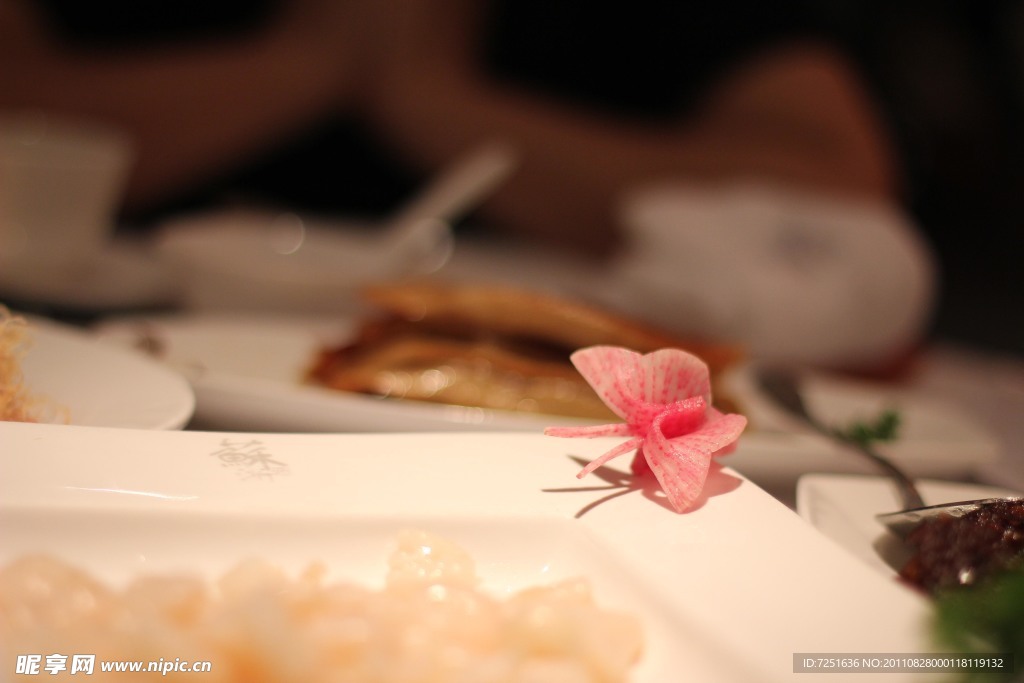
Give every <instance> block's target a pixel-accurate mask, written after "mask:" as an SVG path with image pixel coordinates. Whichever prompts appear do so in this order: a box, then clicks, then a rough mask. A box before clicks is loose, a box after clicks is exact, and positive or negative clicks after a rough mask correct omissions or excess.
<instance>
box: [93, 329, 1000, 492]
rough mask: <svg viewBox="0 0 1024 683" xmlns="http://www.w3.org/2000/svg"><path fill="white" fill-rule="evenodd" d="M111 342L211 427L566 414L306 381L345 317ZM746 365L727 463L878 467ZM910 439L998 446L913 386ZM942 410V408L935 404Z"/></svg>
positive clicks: (871, 399) (777, 478) (966, 456)
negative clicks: (802, 414)
mask: <svg viewBox="0 0 1024 683" xmlns="http://www.w3.org/2000/svg"><path fill="white" fill-rule="evenodd" d="M96 331H97V333H98V334H99V336H100V337H101V338H102V339H105V340H107V341H110V342H112V343H116V344H121V345H125V346H144V347H149V348H154V347H155V348H156V350H157V352H158V354H159V357H161V358H162V359H163V360H164V361H165V362H167V363H169V364H170V365H171V366H172V367H174V368H178V369H179V370H181V371H182V372H183V373H184V374H186V375H187V376H188V378H189V380H190V381H191V382H192V386H193V388H194V390H195V392H196V397H197V408H196V422H197V423H198V424H201V425H203V426H204V427H208V428H212V429H231V430H250V431H251V430H259V431H289V432H301V431H313V432H377V431H386V432H411V431H464V430H474V431H481V430H491V431H493V430H510V431H534V432H539V431H541V430H542V429H543V428H544V427H547V426H551V425H563V424H572V423H573V422H574V421H573V420H571V419H569V418H561V417H553V416H547V415H532V414H525V413H524V414H519V413H507V412H502V411H493V410H483V409H479V408H465V407H460V406H446V405H439V404H432V403H425V402H416V401H400V400H393V399H382V398H375V397H371V396H365V395H361V394H350V393H345V392H340V391H335V390H331V389H325V388H321V387H315V386H308V385H304V384H302V377H303V375H304V374H305V371H306V369H307V368H308V367H309V366H310V364H311V363H312V362H313V359H314V358H315V355H316V353H317V351H318V349H320V348H321V347H322V346H323V345H324V344H334V343H338V342H341V341H343V340H344V339H345V338H346V337H347V336H348V335H349V334H350V333H351V326H350V324H349V322H348V321H346V320H344V319H336V320H325V319H323V318H301V317H270V316H252V315H250V316H237V315H236V316H223V315H215V314H207V315H181V316H165V317H153V318H121V319H112V320H108V321H106V322H105V323H103V324H102V325H100V326H99V327H98V328H97V329H96ZM747 373H748V369H746V368H741V369H739V370H738V371H737V373H736V375H734V376H730V377H729V383H728V384H729V387H730V394H731V395H733V396H734V397H735V399H736V400H737V401H739V402H740V403H742V404H743V406H744V408H745V409H748V406H749V411H750V412H751V418H752V419H751V422H752V427H751V428H750V429H748V431H747V433H745V434H744V436H743V437H742V439H741V440H740V446H739V449H738V450H737V451H736V452H735V453H733V454H731V455H729V456H728V457H727V458H726V459H725V460H723V462H724V463H726V464H728V465H729V466H731V467H734V468H736V469H738V470H740V471H741V472H743V473H744V474H745V475H746V476H748V477H751V478H752V479H754V480H755V481H757V482H758V483H761V484H764V485H773V486H774V485H776V484H780V485H784V486H788V487H792V486H793V485H794V484H795V482H796V479H797V477H799V476H800V475H801V474H804V473H806V472H813V471H830V472H866V473H873V472H874V471H873V470H871V469H870V466H868V465H865V463H864V462H862V460H861V458H858V457H856V456H853V455H850V454H848V453H845V452H842V451H840V450H839V449H838V448H837V447H835V446H834V445H833V444H832V443H831V442H829V441H828V440H826V439H823V438H822V437H820V436H818V435H816V434H813V433H810V432H808V431H806V430H803V429H802V428H800V427H799V426H796V425H793V424H791V423H787V422H785V421H780V420H778V419H776V418H775V416H774V415H773V413H772V411H771V406H767V405H765V404H764V399H763V398H760V397H759V396H758V395H757V392H756V390H755V389H753V387H752V386H751V385H750V384H749V380H748V377H749V375H748V374H747ZM894 395H895V394H893V393H891V392H884V391H879V390H877V389H874V390H868V389H866V388H864V387H859V386H857V385H848V384H845V383H835V382H833V383H828V382H826V383H825V384H823V385H822V388H821V389H818V388H817V386H815V387H814V388H813V389H812V395H811V396H810V401H811V403H812V405H814V406H816V407H819V408H821V409H823V410H826V411H827V414H828V415H830V416H833V415H834V416H835V417H836V419H840V418H841V419H842V420H845V419H846V418H847V417H850V416H857V415H859V414H860V412H861V411H862V410H869V411H876V413H877V410H876V408H877V407H878V406H881V407H888V403H887V401H888V399H889V398H891V397H892V396H894ZM900 406H901V410H902V411H903V413H904V417H905V425H904V428H903V438H902V439H901V440H900V442H899V445H898V446H897V447H895V448H894V450H893V452H892V455H893V457H894V458H895V459H896V460H897V461H899V462H901V463H902V464H904V465H905V466H907V467H908V468H910V470H911V471H913V472H915V473H918V474H925V475H931V476H952V475H963V474H966V473H968V472H970V471H971V470H972V469H973V468H975V467H977V466H979V465H982V464H984V463H986V462H989V461H991V460H992V459H994V458H995V457H996V455H997V454H998V446H997V444H996V443H995V442H994V441H993V440H992V439H991V438H990V437H989V436H988V434H987V433H986V432H985V431H984V430H983V429H981V428H980V427H978V426H977V425H975V424H974V423H973V422H972V421H971V420H970V419H968V418H967V417H966V416H964V415H963V414H962V413H959V412H957V411H955V410H950V409H947V408H945V407H941V406H940V407H938V408H936V407H935V406H934V403H933V402H929V401H922V400H921V399H920V397H916V396H914V395H912V394H911V395H909V396H908V398H907V399H906V400H904V401H902V402H901V403H900ZM936 411H937V412H936Z"/></svg>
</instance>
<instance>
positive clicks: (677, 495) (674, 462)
mask: <svg viewBox="0 0 1024 683" xmlns="http://www.w3.org/2000/svg"><path fill="white" fill-rule="evenodd" d="M719 415H720V416H719V417H718V419H714V420H710V421H708V422H707V423H705V424H704V426H702V427H701V428H700V429H699V430H697V431H695V432H691V433H689V434H684V435H682V436H677V437H674V438H667V437H666V436H665V433H664V431H663V427H664V426H665V425H664V422H665V420H666V419H669V418H670V417H671V414H670V413H669V412H666V413H665V414H664V415H663V416H659V417H658V418H657V419H656V420H655V421H654V424H653V425H652V428H651V431H650V433H649V434H648V435H647V437H646V438H645V439H644V443H643V450H644V456H645V458H646V460H647V464H648V466H649V467H650V468H651V471H652V472H654V476H655V477H657V479H658V483H659V484H661V488H662V490H663V491H664V492H665V495H666V496H668V499H669V502H670V503H671V504H672V507H673V508H675V509H676V510H677V511H678V512H685V511H686V510H688V509H689V508H690V507H691V506H692V505H693V503H694V502H695V501H696V500H697V498H699V497H700V494H701V491H703V490H704V482H705V481H706V480H707V476H708V468H709V466H710V465H711V459H712V458H713V457H714V456H716V455H720V454H722V453H723V449H728V448H729V447H731V446H732V445H733V444H734V443H735V442H736V440H737V439H738V438H739V435H740V433H741V432H742V431H743V429H744V428H745V427H746V425H747V418H745V417H743V416H742V415H734V414H728V415H721V414H719Z"/></svg>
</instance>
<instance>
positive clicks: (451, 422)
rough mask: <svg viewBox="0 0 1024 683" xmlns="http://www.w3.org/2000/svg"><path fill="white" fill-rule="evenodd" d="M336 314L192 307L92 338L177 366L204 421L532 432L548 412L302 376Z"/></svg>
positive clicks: (320, 428)
mask: <svg viewBox="0 0 1024 683" xmlns="http://www.w3.org/2000/svg"><path fill="white" fill-rule="evenodd" d="M351 329H352V328H351V325H350V324H349V323H348V322H347V321H345V320H344V319H338V320H334V321H331V320H324V319H322V318H303V317H294V316H264V315H246V314H235V315H218V314H213V313H209V314H199V315H185V316H167V317H156V318H130V317H129V318H123V319H118V320H109V321H106V322H104V323H103V324H101V325H100V326H98V327H97V328H96V331H97V333H98V334H99V336H100V338H101V339H103V340H106V341H109V342H113V343H116V344H120V345H123V346H133V347H137V348H138V347H142V348H146V349H149V350H151V351H152V352H153V353H154V355H155V356H156V357H158V358H160V359H161V360H163V361H165V362H166V363H168V364H169V365H170V366H171V367H173V368H176V369H178V370H179V371H181V372H182V373H183V374H184V375H185V376H186V377H188V379H189V381H190V382H191V383H192V387H193V389H194V391H195V393H196V400H197V405H196V422H197V423H198V424H200V425H202V426H203V427H205V428H211V429H231V430H259V431H283V432H424V431H426V432H436V431H465V430H472V431H482V430H486V431H494V430H511V431H523V430H525V431H537V432H539V431H540V430H542V429H543V428H544V427H545V426H547V425H548V424H550V423H551V422H552V418H550V417H546V416H535V415H530V414H526V413H523V414H519V413H510V412H509V413H506V412H502V411H494V410H485V409H482V408H467V407H464V406H450V405H441V404H435V403H426V402H421V401H400V400H394V399H386V398H378V397H374V396H368V395H364V394H353V393H347V392H342V391H336V390H333V389H327V388H324V387H318V386H312V385H308V384H304V383H303V382H302V379H303V376H304V375H305V373H306V370H307V369H308V368H309V366H310V365H311V364H312V363H313V361H314V359H315V357H316V354H317V352H318V351H319V350H320V349H321V347H323V346H324V345H333V344H335V343H338V342H340V341H343V340H344V339H345V338H346V337H347V336H348V335H349V334H350V332H351Z"/></svg>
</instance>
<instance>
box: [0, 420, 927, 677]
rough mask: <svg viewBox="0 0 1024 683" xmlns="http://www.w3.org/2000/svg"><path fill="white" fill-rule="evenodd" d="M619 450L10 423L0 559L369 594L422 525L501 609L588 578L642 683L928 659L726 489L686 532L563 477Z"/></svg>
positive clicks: (914, 621) (817, 555)
mask: <svg viewBox="0 0 1024 683" xmlns="http://www.w3.org/2000/svg"><path fill="white" fill-rule="evenodd" d="M613 443H615V442H614V441H608V440H603V439H599V440H563V439H555V438H549V437H543V436H540V435H534V434H523V433H460V434H449V433H431V434H399V435H384V434H365V435H359V434H351V435H326V434H320V435H317V434H306V435H285V434H246V433H216V432H153V431H141V430H111V429H102V428H89V427H60V426H53V425H31V424H14V423H0V444H2V448H0V456H2V459H0V463H2V465H0V466H2V468H3V475H2V476H0V537H2V538H3V539H4V540H3V544H2V546H0V560H8V559H10V558H12V557H15V556H18V555H21V554H23V553H28V552H37V551H40V552H49V553H53V554H55V555H57V556H59V557H61V558H63V559H67V560H69V561H72V562H74V563H76V564H79V565H81V566H83V567H84V568H86V569H87V570H89V571H91V572H94V573H96V574H98V575H99V576H101V577H104V578H106V579H108V580H110V581H113V582H121V581H124V580H126V579H127V578H128V577H129V576H132V575H135V574H137V573H142V572H146V573H158V572H163V571H166V570H172V569H173V570H187V571H192V572H199V573H202V574H206V575H211V576H212V575H215V574H217V573H219V572H222V571H224V570H226V569H228V568H230V567H231V566H232V565H234V564H235V563H237V562H238V561H240V560H242V559H245V558H247V557H251V556H259V557H263V558H265V559H268V560H270V561H272V562H274V563H277V564H279V565H280V566H282V567H284V568H286V569H288V570H298V569H299V568H301V567H304V566H305V565H307V564H308V563H309V562H311V561H315V560H323V561H326V562H327V563H328V564H329V566H330V568H331V571H332V573H333V574H334V575H335V576H336V577H338V578H348V579H352V580H355V581H359V582H361V583H367V584H378V583H380V581H381V580H382V579H383V576H384V571H385V566H384V561H385V558H386V556H387V554H388V552H389V549H390V546H391V544H392V543H393V541H394V540H395V538H396V536H397V533H398V532H399V531H400V530H402V529H404V528H410V527H412V528H421V529H425V530H427V531H431V532H435V533H439V534H441V535H445V536H448V537H450V538H452V539H453V540H455V541H456V542H458V543H460V544H462V545H463V546H464V547H465V548H466V549H467V550H468V551H469V552H470V553H471V554H472V555H473V556H474V557H475V558H476V560H477V562H478V567H479V571H480V574H481V575H482V576H483V577H484V580H485V588H488V589H490V590H493V591H497V592H503V591H510V590H513V589H517V588H521V587H524V586H527V585H534V584H537V583H544V582H548V581H553V580H556V579H559V578H563V577H569V576H584V577H587V578H589V579H590V580H591V581H592V583H593V586H594V589H595V595H596V598H597V600H598V602H599V603H600V604H602V605H604V606H607V607H615V608H621V609H625V610H627V611H629V612H632V613H634V614H636V615H637V616H639V617H640V619H641V620H642V622H643V625H644V628H645V633H646V653H645V655H644V658H643V661H642V662H641V663H640V664H639V665H638V667H637V669H636V676H635V678H634V680H635V681H637V682H638V683H661V682H664V681H669V680H682V679H687V680H700V681H750V680H758V681H776V680H788V679H790V678H793V677H794V674H792V668H793V654H794V653H798V652H922V651H926V650H927V649H928V646H929V643H928V641H927V638H926V635H925V620H926V619H927V617H928V614H929V607H928V604H927V603H926V602H925V601H923V600H922V599H921V598H920V597H919V596H918V595H916V594H914V593H912V592H910V591H908V590H905V589H904V588H903V587H901V586H899V585H898V584H896V583H895V582H893V581H891V580H889V579H886V578H885V577H882V576H880V575H879V574H878V573H877V572H874V571H872V570H871V569H869V568H868V567H866V566H864V565H863V564H862V563H860V562H857V561H856V560H854V559H852V558H851V557H850V556H849V555H848V554H847V553H846V552H845V551H843V550H842V549H840V548H839V547H837V546H836V545H835V544H833V543H832V542H830V541H829V540H828V539H827V538H825V537H824V536H822V535H821V534H819V533H818V532H817V531H816V530H815V529H814V528H812V527H811V526H810V525H808V524H807V523H805V522H804V521H803V520H802V519H800V518H799V517H798V516H797V515H796V514H794V513H793V512H792V511H791V510H789V509H788V508H786V507H784V506H783V505H781V504H780V503H778V502H777V501H776V500H774V499H773V498H771V497H770V496H769V495H767V494H766V493H765V492H764V491H762V490H761V489H759V488H758V487H756V486H755V485H753V484H752V483H750V482H749V481H747V480H745V479H743V478H742V477H740V476H738V475H737V474H735V473H734V472H732V471H730V470H723V471H722V472H721V473H719V474H718V475H716V476H715V477H714V478H713V479H712V480H709V486H708V488H707V491H708V495H707V496H706V497H705V498H704V500H703V504H702V505H701V506H700V507H699V508H698V509H696V510H695V511H693V512H691V513H688V514H677V513H675V512H673V511H671V510H670V509H669V508H668V507H666V506H665V504H664V499H663V498H662V497H660V495H659V494H656V493H655V491H654V490H652V489H650V488H648V489H646V490H645V489H642V488H639V487H636V486H630V483H631V480H630V478H628V477H626V476H625V475H624V474H623V472H624V471H625V469H617V468H615V467H605V468H602V469H601V470H598V471H597V472H595V473H594V474H592V475H590V476H589V477H587V478H586V479H584V480H577V479H576V478H575V474H576V472H577V471H578V470H579V467H580V464H579V460H580V459H583V460H589V459H591V458H593V457H595V456H596V455H598V454H600V453H601V452H603V451H604V450H606V449H607V448H608V447H609V446H610V445H612V444H613ZM627 458H628V456H627V457H624V458H623V459H622V461H621V465H620V467H622V468H626V467H627V465H628V462H627ZM619 462H620V461H616V463H614V464H616V465H618V464H619ZM168 656H171V657H173V656H174V655H173V653H168ZM855 675H856V674H851V675H850V676H851V678H850V680H853V678H852V676H855ZM795 677H796V678H797V679H799V680H803V678H801V677H800V676H799V675H797V676H795ZM843 679H844V675H843V674H836V675H835V676H834V677H831V676H830V678H829V680H830V681H840V680H843ZM887 680H899V676H898V675H893V676H892V677H890V678H889V679H887Z"/></svg>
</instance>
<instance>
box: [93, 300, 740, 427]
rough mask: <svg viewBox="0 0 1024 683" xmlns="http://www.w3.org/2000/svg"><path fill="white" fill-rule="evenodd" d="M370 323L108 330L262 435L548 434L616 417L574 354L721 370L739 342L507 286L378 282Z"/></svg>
mask: <svg viewBox="0 0 1024 683" xmlns="http://www.w3.org/2000/svg"><path fill="white" fill-rule="evenodd" d="M364 291H365V296H366V299H367V306H368V307H369V308H370V309H371V312H369V313H367V315H366V316H364V317H361V318H359V319H345V318H337V319H324V318H309V317H291V316H266V315H257V316H252V315H246V314H216V313H206V314H187V315H184V316H170V317H162V318H142V319H139V318H123V319H116V320H109V321H106V322H105V323H103V324H101V325H99V326H98V327H97V328H96V333H97V334H98V335H99V337H100V338H101V339H104V340H107V341H110V342H113V343H116V344H120V345H127V346H134V347H136V348H142V349H145V350H147V351H148V352H150V353H151V354H152V355H154V356H155V357H157V358H159V359H161V360H163V361H165V362H167V363H169V364H170V365H172V366H173V367H175V368H177V369H178V370H179V371H181V372H182V373H183V374H185V375H186V376H187V377H189V378H190V380H191V381H192V385H193V387H194V389H195V391H196V394H197V397H198V406H197V411H196V419H197V421H199V422H200V423H201V424H203V425H207V426H209V427H210V428H213V429H232V430H234V429H238V430H259V431H317V432H331V431H338V432H352V431H374V432H375V431H388V432H408V431H449V430H492V431H493V430H500V431H507V430H525V431H539V430H541V429H543V428H544V427H545V426H547V425H549V424H552V423H553V421H554V423H563V422H564V423H576V424H584V423H594V422H597V421H604V422H607V421H608V420H609V419H612V418H613V417H614V415H613V414H612V413H611V412H610V411H609V410H608V408H607V407H606V406H605V405H604V404H603V403H602V402H601V400H600V399H599V398H598V397H597V395H596V394H594V392H593V391H592V390H591V389H590V387H589V386H588V385H587V384H586V382H585V381H584V380H583V378H582V377H581V376H580V375H579V373H578V372H577V371H576V369H575V368H574V367H573V366H572V364H571V363H570V360H569V356H570V354H571V353H572V352H573V351H574V350H576V349H578V348H581V347H584V346H590V345H596V344H611V345H619V346H624V347H628V348H631V349H634V350H636V351H639V352H647V351H652V350H655V349H657V348H661V347H666V346H679V345H684V348H688V349H689V350H691V351H693V352H694V353H696V354H697V355H699V356H700V357H702V358H703V359H704V360H705V361H706V362H707V363H708V365H709V366H710V368H711V371H712V374H713V375H715V376H717V374H719V373H720V372H721V371H722V370H723V369H724V368H725V367H727V366H728V365H730V364H731V363H733V362H734V361H735V358H736V357H737V353H736V351H735V350H734V349H732V348H731V347H727V346H717V345H711V344H701V343H696V342H691V341H689V340H686V341H682V340H680V339H679V338H678V337H677V336H673V335H670V334H668V333H665V332H663V331H661V330H659V329H656V328H654V327H651V326H648V325H644V324H640V323H637V322H635V321H633V320H629V319H627V318H625V317H623V316H620V315H617V314H613V313H610V312H607V311H605V310H602V309H599V308H596V307H592V306H589V305H585V304H582V303H579V302H577V301H570V300H569V299H567V298H563V297H561V296H557V297H556V296H553V295H549V294H540V293H536V292H531V291H527V290H523V289H520V288H512V287H509V286H504V285H489V286H481V285H474V286H468V285H462V284H451V283H444V284H440V283H434V282H430V283H425V282H420V281H417V282H412V283H395V284H387V285H379V286H374V287H368V288H367V289H366V290H364Z"/></svg>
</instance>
